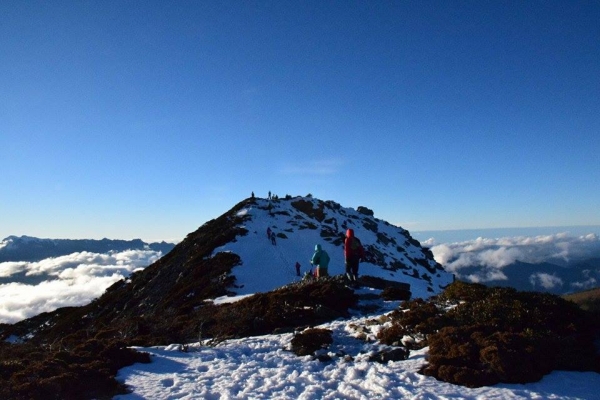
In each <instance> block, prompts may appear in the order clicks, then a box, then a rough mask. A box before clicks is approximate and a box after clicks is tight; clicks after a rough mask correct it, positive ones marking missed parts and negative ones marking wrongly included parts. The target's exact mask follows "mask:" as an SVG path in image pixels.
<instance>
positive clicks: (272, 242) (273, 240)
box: [271, 232, 277, 245]
mask: <svg viewBox="0 0 600 400" xmlns="http://www.w3.org/2000/svg"><path fill="white" fill-rule="evenodd" d="M271 244H272V245H276V244H277V243H275V232H271Z"/></svg>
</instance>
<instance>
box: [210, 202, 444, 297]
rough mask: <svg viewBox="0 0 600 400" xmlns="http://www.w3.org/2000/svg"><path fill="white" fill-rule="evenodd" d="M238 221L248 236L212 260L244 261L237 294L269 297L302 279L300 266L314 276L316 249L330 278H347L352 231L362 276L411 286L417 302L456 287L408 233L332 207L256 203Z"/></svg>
mask: <svg viewBox="0 0 600 400" xmlns="http://www.w3.org/2000/svg"><path fill="white" fill-rule="evenodd" d="M234 215H235V216H236V217H241V219H242V220H243V223H242V224H241V225H240V227H243V228H245V230H247V234H246V235H244V236H238V237H236V240H235V241H232V242H230V243H227V244H225V245H223V246H221V247H219V248H217V249H215V250H214V252H213V254H216V253H218V252H225V251H228V252H232V253H235V254H238V255H239V256H240V258H241V260H242V265H240V266H237V267H234V268H233V270H232V274H233V275H234V276H235V277H236V279H237V280H236V286H237V287H236V288H234V289H233V290H234V291H235V292H236V293H237V294H251V293H257V292H267V291H270V290H273V289H275V288H277V287H281V286H283V285H286V284H288V283H290V282H294V281H297V280H299V279H301V277H299V276H298V275H297V274H296V270H295V264H296V262H299V263H300V264H301V275H302V274H304V272H306V271H308V270H310V268H311V265H310V264H309V260H310V258H311V256H312V254H313V251H314V248H315V245H316V244H320V245H321V246H322V248H323V249H324V250H325V251H327V252H328V253H329V256H330V258H331V263H330V266H329V273H330V274H332V275H337V274H342V273H343V272H344V255H343V239H344V235H345V232H346V230H347V229H348V228H351V229H354V232H355V235H356V236H357V237H358V238H359V239H360V240H361V242H362V244H363V246H364V247H365V250H366V251H367V253H368V260H367V262H363V263H361V265H360V271H359V274H360V275H371V276H375V277H379V278H384V279H387V280H391V281H399V282H405V283H409V284H410V285H411V291H412V293H413V296H415V297H429V296H431V295H432V294H435V293H438V292H439V291H440V290H441V289H442V288H443V287H444V286H446V285H447V284H449V283H450V282H452V275H451V274H449V273H447V272H446V271H444V270H443V269H442V268H441V266H440V265H439V264H438V263H437V262H435V260H434V259H433V256H432V254H431V253H430V252H429V251H428V250H426V249H424V248H422V247H421V246H420V244H419V242H417V241H416V240H414V239H413V238H412V237H411V236H410V234H409V233H408V231H406V230H404V229H402V228H400V227H397V226H394V225H391V224H389V223H387V222H385V221H382V220H379V219H377V218H375V217H374V216H372V215H369V214H368V213H361V212H359V211H357V210H355V209H353V208H346V207H342V206H340V205H339V204H337V203H335V202H333V201H322V200H318V199H315V198H311V197H294V198H286V199H278V200H268V199H254V201H249V202H247V204H246V205H245V206H244V207H243V208H241V209H239V210H237V211H236V213H235V214H234ZM268 229H270V230H271V231H272V232H274V233H275V237H276V239H275V241H276V244H273V243H272V242H271V240H269V239H268V238H267V230H268Z"/></svg>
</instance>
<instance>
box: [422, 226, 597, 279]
mask: <svg viewBox="0 0 600 400" xmlns="http://www.w3.org/2000/svg"><path fill="white" fill-rule="evenodd" d="M423 245H425V246H427V247H430V248H431V251H432V252H433V255H434V258H435V260H436V261H437V262H439V263H440V264H442V265H443V266H444V268H445V269H446V270H447V271H449V272H452V273H455V274H456V275H457V276H458V277H460V278H461V279H467V280H470V281H472V282H488V281H493V280H505V279H507V278H506V276H505V275H504V273H503V271H502V269H503V268H504V267H507V266H509V265H511V264H513V263H515V262H517V261H520V262H524V263H529V264H540V263H551V264H555V265H558V266H565V267H566V266H570V265H573V264H574V263H576V262H578V261H585V260H589V259H594V258H600V238H599V237H598V235H597V234H595V233H590V234H586V235H580V236H575V235H571V234H569V233H557V234H552V235H540V236H531V237H528V236H516V237H503V238H496V239H489V238H482V237H479V238H477V239H475V240H468V241H463V242H456V243H440V244H436V242H435V239H429V240H427V241H424V242H423ZM473 267H478V268H479V270H478V271H477V272H476V273H468V274H464V273H463V271H470V272H472V268H473ZM530 281H531V284H532V286H534V287H535V286H536V285H538V286H540V287H543V288H545V289H551V288H553V287H557V286H558V285H561V284H562V282H561V280H560V279H559V278H557V277H556V276H554V275H551V274H546V273H533V274H532V275H531V277H530ZM573 285H574V286H575V288H577V287H579V288H581V289H585V288H589V287H593V286H596V285H597V282H596V281H595V279H594V278H593V277H589V279H588V280H587V281H582V282H578V283H573Z"/></svg>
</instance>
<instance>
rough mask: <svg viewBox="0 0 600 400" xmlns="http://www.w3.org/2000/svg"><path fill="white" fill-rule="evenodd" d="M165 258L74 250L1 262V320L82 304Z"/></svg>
mask: <svg viewBox="0 0 600 400" xmlns="http://www.w3.org/2000/svg"><path fill="white" fill-rule="evenodd" d="M160 257H162V253H161V252H157V251H152V250H127V251H122V252H110V253H108V254H98V253H90V252H79V253H73V254H69V255H66V256H61V257H55V258H47V259H44V260H42V261H39V262H3V263H0V278H1V279H2V282H7V283H3V284H0V323H15V322H18V321H21V320H23V319H26V318H29V317H32V316H34V315H37V314H40V313H42V312H48V311H53V310H55V309H57V308H60V307H67V306H80V305H84V304H88V303H90V302H91V301H92V300H93V299H95V298H97V297H99V296H101V295H102V294H103V293H104V291H105V290H106V289H107V288H108V287H109V286H111V285H112V284H113V283H115V282H117V281H119V280H121V279H124V278H126V277H128V276H129V275H130V274H131V273H132V272H134V271H136V270H138V269H143V268H144V267H146V266H148V265H150V264H152V263H153V262H155V261H157V260H158V259H159V258H160Z"/></svg>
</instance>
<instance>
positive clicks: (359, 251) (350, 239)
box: [344, 229, 365, 282]
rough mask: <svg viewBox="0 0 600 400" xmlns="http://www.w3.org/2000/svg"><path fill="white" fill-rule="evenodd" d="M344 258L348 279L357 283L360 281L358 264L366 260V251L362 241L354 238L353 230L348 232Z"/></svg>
mask: <svg viewBox="0 0 600 400" xmlns="http://www.w3.org/2000/svg"><path fill="white" fill-rule="evenodd" d="M344 258H345V260H346V277H347V278H348V280H350V281H354V282H356V281H357V280H358V263H359V262H360V261H361V260H362V259H364V258H365V249H364V248H363V247H362V244H361V243H360V240H359V239H358V238H357V237H356V236H354V230H353V229H348V230H347V231H346V240H345V241H344Z"/></svg>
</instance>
